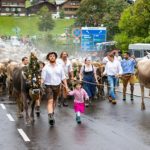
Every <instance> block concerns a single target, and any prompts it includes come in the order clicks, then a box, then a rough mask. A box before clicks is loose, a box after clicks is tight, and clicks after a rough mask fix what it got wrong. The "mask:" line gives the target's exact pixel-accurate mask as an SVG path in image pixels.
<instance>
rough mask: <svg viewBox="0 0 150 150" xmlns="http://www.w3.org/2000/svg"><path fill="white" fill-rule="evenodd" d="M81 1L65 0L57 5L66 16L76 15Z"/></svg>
mask: <svg viewBox="0 0 150 150" xmlns="http://www.w3.org/2000/svg"><path fill="white" fill-rule="evenodd" d="M81 1H82V0H66V1H65V2H64V3H62V4H60V5H59V9H62V10H64V14H65V16H66V17H72V18H73V17H76V13H77V10H78V9H79V7H80V3H81Z"/></svg>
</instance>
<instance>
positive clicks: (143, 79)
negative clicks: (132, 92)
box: [136, 59, 150, 110]
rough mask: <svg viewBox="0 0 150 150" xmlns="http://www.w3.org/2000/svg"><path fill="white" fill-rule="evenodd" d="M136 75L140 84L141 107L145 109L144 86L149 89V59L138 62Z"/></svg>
mask: <svg viewBox="0 0 150 150" xmlns="http://www.w3.org/2000/svg"><path fill="white" fill-rule="evenodd" d="M136 75H137V77H138V79H139V82H140V86H141V96H142V103H141V109H142V110H145V103H144V87H145V88H148V89H150V59H143V60H140V61H139V62H138V64H137V73H136Z"/></svg>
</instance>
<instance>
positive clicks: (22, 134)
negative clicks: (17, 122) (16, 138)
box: [17, 129, 30, 142]
mask: <svg viewBox="0 0 150 150" xmlns="http://www.w3.org/2000/svg"><path fill="white" fill-rule="evenodd" d="M17 130H18V132H19V133H20V135H21V136H22V138H23V139H24V141H25V142H30V139H29V138H28V136H27V135H26V134H25V132H24V131H23V130H22V129H17Z"/></svg>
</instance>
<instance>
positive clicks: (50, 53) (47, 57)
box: [46, 52, 57, 60]
mask: <svg viewBox="0 0 150 150" xmlns="http://www.w3.org/2000/svg"><path fill="white" fill-rule="evenodd" d="M52 54H54V55H55V57H56V58H57V53H56V52H49V53H48V54H47V56H46V59H47V60H49V55H52Z"/></svg>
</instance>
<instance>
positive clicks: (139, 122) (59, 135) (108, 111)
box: [0, 95, 150, 150]
mask: <svg viewBox="0 0 150 150" xmlns="http://www.w3.org/2000/svg"><path fill="white" fill-rule="evenodd" d="M118 99H120V100H119V101H118V104H117V105H116V106H113V105H111V104H110V103H109V102H108V101H107V100H97V101H94V102H93V103H92V106H90V107H89V108H87V109H86V112H85V114H84V115H83V116H82V124H81V125H77V124H76V122H75V114H74V112H73V109H72V101H71V102H70V106H69V108H64V107H63V108H57V110H56V112H55V118H56V125H55V127H49V124H48V117H47V111H46V103H45V102H43V104H42V108H41V116H40V118H36V119H35V123H34V125H32V126H26V125H25V124H24V120H23V119H18V118H17V117H16V105H14V104H11V105H10V104H9V102H8V103H6V101H1V102H0V103H1V104H2V103H4V106H6V110H4V109H3V108H2V106H0V121H1V124H0V126H1V127H0V130H1V138H0V149H1V150H7V149H8V150H26V149H27V150H91V149H92V150H110V149H112V150H134V149H136V150H149V149H150V101H148V100H146V107H147V109H146V111H141V110H140V98H139V97H135V102H134V103H133V104H132V103H131V102H130V101H129V100H127V102H123V101H122V100H121V95H119V97H118ZM7 101H8V100H7ZM7 114H10V115H11V116H12V117H13V118H14V122H13V121H10V120H9V118H8V116H7ZM17 129H22V130H23V131H24V132H25V134H26V135H27V136H28V138H29V139H30V142H25V141H24V139H23V138H22V136H21V135H20V134H19V132H18V131H17Z"/></svg>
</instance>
